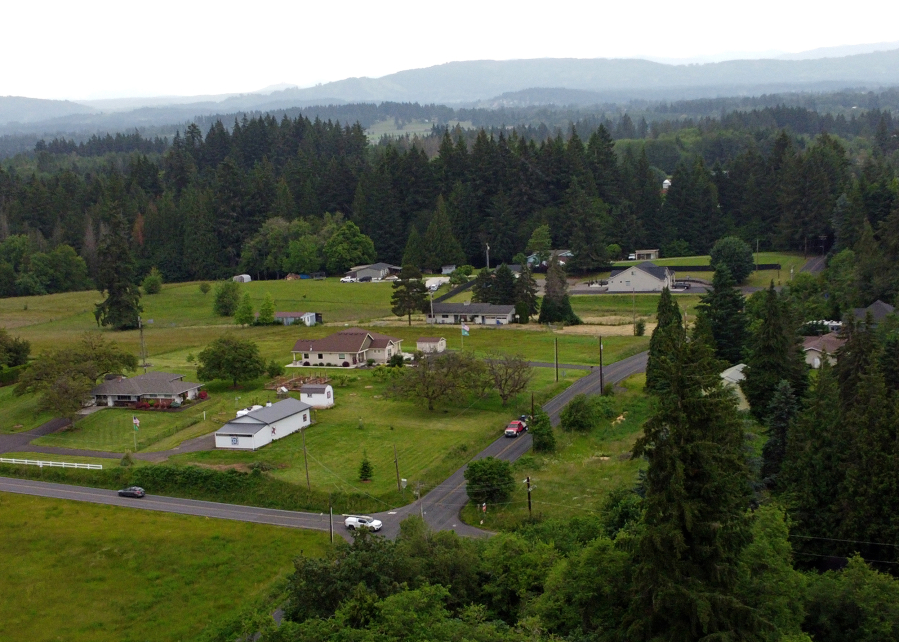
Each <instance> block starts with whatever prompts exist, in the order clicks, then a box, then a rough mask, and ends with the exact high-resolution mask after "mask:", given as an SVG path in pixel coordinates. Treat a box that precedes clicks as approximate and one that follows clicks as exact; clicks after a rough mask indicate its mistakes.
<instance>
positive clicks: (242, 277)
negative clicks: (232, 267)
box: [231, 274, 253, 283]
mask: <svg viewBox="0 0 899 642" xmlns="http://www.w3.org/2000/svg"><path fill="white" fill-rule="evenodd" d="M231 280H232V281H236V282H237V283H249V282H250V281H252V280H253V277H251V276H250V275H249V274H238V275H237V276H235V277H233V278H232V279H231Z"/></svg>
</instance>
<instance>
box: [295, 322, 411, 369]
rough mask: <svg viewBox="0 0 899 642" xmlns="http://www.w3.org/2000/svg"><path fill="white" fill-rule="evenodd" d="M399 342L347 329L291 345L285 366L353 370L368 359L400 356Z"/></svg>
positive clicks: (391, 338)
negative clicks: (289, 355)
mask: <svg viewBox="0 0 899 642" xmlns="http://www.w3.org/2000/svg"><path fill="white" fill-rule="evenodd" d="M402 343H403V340H402V339H397V338H396V337H389V336H387V335H386V334H378V333H377V332H370V331H369V330H363V329H362V328H349V329H347V330H341V331H340V332H336V333H334V334H332V335H330V336H327V337H325V338H324V339H315V340H310V339H300V340H299V341H297V342H296V344H295V345H294V346H293V363H290V364H288V367H289V368H290V367H293V368H298V367H301V366H329V365H330V366H341V367H344V368H350V367H353V368H355V367H358V366H362V365H365V364H366V363H367V362H368V360H369V359H371V360H372V361H374V362H375V363H387V362H388V361H390V358H391V357H392V356H393V355H395V354H401V353H402Z"/></svg>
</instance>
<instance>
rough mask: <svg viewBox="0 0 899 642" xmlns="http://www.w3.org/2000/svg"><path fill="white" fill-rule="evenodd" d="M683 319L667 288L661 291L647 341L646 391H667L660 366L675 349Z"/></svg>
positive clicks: (666, 383) (681, 329) (666, 382)
mask: <svg viewBox="0 0 899 642" xmlns="http://www.w3.org/2000/svg"><path fill="white" fill-rule="evenodd" d="M683 332H684V328H683V319H682V318H681V312H680V307H678V305H677V302H676V301H675V300H674V297H673V296H672V295H671V291H670V290H669V289H668V288H665V289H664V290H662V296H661V297H659V304H658V306H657V307H656V327H655V329H654V330H653V331H652V336H651V337H650V339H649V357H648V360H647V362H646V389H647V390H649V391H650V392H655V393H661V392H665V391H667V390H668V381H667V380H666V379H665V377H664V376H663V372H662V364H663V363H664V361H665V359H667V358H668V355H669V354H670V353H672V352H673V351H674V349H675V345H676V342H677V341H678V340H679V337H680V336H681V335H682V334H683Z"/></svg>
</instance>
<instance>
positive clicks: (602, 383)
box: [599, 335, 606, 395]
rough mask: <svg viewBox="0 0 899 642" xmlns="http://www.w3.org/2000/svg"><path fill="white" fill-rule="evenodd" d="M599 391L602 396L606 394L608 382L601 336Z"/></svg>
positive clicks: (600, 337)
mask: <svg viewBox="0 0 899 642" xmlns="http://www.w3.org/2000/svg"><path fill="white" fill-rule="evenodd" d="M599 389H600V390H601V391H602V392H600V394H602V395H604V394H606V381H605V378H604V375H603V371H602V335H600V336H599Z"/></svg>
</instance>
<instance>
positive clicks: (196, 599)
mask: <svg viewBox="0 0 899 642" xmlns="http://www.w3.org/2000/svg"><path fill="white" fill-rule="evenodd" d="M0 513H2V515H3V519H2V520H0V559H3V581H2V582H0V639H2V640H29V641H32V642H43V641H48V642H49V641H51V640H53V641H55V640H66V642H79V641H84V642H104V641H109V642H124V641H130V640H134V641H137V640H160V641H166V640H188V639H194V638H195V637H196V636H197V635H199V634H200V633H201V632H202V631H203V630H204V629H205V628H207V627H208V626H210V625H211V624H213V623H215V622H216V621H218V620H220V619H221V618H223V617H227V616H229V615H232V614H234V612H235V611H236V610H238V609H239V608H240V607H241V606H242V605H245V604H247V602H248V601H250V600H252V599H253V598H255V597H257V596H261V595H263V594H264V593H266V592H267V591H268V590H270V588H271V587H272V586H273V584H274V582H275V581H276V580H277V579H278V578H279V577H283V576H284V575H286V574H287V573H289V572H290V570H291V561H292V560H293V558H294V557H295V556H297V555H299V554H300V551H303V553H304V554H305V555H307V556H318V555H321V554H323V552H324V551H325V548H326V546H327V537H328V536H327V534H326V533H314V532H310V531H301V530H294V529H287V528H278V527H275V526H264V525H259V524H246V523H241V522H229V521H223V520H210V519H204V518H198V517H187V516H182V515H168V514H164V513H155V512H150V511H139V510H131V509H128V508H118V507H113V506H99V505H94V504H86V503H81V502H70V501H63V500H55V499H46V498H41V497H30V496H25V495H15V494H9V493H0Z"/></svg>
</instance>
